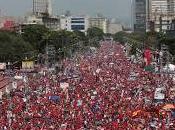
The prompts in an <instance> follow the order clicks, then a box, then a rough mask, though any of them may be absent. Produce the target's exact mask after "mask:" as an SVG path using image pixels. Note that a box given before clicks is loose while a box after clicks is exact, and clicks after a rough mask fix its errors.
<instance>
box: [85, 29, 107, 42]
mask: <svg viewBox="0 0 175 130" xmlns="http://www.w3.org/2000/svg"><path fill="white" fill-rule="evenodd" d="M103 36H104V32H103V30H102V29H99V28H97V27H93V28H89V29H88V30H87V37H88V38H89V39H94V38H96V39H98V40H102V39H103Z"/></svg>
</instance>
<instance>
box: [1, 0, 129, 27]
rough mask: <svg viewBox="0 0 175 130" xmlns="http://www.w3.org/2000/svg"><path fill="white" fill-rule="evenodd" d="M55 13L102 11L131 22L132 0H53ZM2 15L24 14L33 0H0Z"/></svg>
mask: <svg viewBox="0 0 175 130" xmlns="http://www.w3.org/2000/svg"><path fill="white" fill-rule="evenodd" d="M52 5H53V6H52V7H53V13H54V14H58V15H60V14H62V13H64V12H65V11H66V10H70V11H71V13H73V14H88V15H90V16H95V15H96V14H97V13H101V14H103V15H104V16H106V17H108V18H117V19H119V20H120V21H121V22H124V23H127V24H129V23H130V22H131V0H52ZM0 10H1V15H8V16H24V15H25V14H26V13H27V12H31V11H32V0H0Z"/></svg>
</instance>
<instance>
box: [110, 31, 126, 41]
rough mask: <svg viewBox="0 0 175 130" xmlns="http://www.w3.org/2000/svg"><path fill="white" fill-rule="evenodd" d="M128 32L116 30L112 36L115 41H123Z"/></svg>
mask: <svg viewBox="0 0 175 130" xmlns="http://www.w3.org/2000/svg"><path fill="white" fill-rule="evenodd" d="M127 35H128V34H127V33H125V32H122V31H121V32H117V33H116V34H114V35H113V38H114V40H115V41H118V42H120V43H124V37H125V36H127Z"/></svg>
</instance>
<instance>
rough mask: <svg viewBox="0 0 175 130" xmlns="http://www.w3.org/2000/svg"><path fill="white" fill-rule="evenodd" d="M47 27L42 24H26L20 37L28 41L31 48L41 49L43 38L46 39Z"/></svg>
mask: <svg viewBox="0 0 175 130" xmlns="http://www.w3.org/2000/svg"><path fill="white" fill-rule="evenodd" d="M48 32H49V29H47V28H46V27H45V26H44V25H27V26H26V27H25V28H24V33H23V34H22V38H23V39H24V40H25V41H26V42H29V43H30V44H31V45H32V47H33V48H35V49H36V50H40V51H41V50H42V49H43V47H44V46H45V45H42V44H45V42H44V40H45V39H47V34H48Z"/></svg>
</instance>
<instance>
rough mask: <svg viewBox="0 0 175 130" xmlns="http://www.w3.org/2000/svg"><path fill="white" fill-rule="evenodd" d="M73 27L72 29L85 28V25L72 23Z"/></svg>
mask: <svg viewBox="0 0 175 130" xmlns="http://www.w3.org/2000/svg"><path fill="white" fill-rule="evenodd" d="M71 29H72V30H84V29H85V26H84V25H72V26H71Z"/></svg>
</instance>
